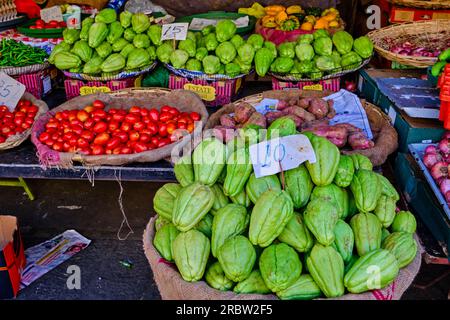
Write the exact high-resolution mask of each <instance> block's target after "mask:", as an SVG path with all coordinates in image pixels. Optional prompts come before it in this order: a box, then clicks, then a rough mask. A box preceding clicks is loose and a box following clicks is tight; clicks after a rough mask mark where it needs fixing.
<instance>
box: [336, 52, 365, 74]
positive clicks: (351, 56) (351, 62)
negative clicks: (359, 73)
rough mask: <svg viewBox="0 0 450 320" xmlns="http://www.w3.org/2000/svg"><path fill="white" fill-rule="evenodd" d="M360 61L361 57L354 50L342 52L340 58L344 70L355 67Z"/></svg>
mask: <svg viewBox="0 0 450 320" xmlns="http://www.w3.org/2000/svg"><path fill="white" fill-rule="evenodd" d="M361 63H362V59H361V57H360V56H359V55H358V54H357V53H356V52H354V51H350V52H349V53H347V54H344V55H343V56H342V58H341V66H342V68H343V69H344V70H351V69H355V68H357V67H358V66H359V65H360V64H361Z"/></svg>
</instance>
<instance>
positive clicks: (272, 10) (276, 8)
mask: <svg viewBox="0 0 450 320" xmlns="http://www.w3.org/2000/svg"><path fill="white" fill-rule="evenodd" d="M264 10H265V11H266V14H267V15H268V16H276V15H277V14H278V13H279V12H282V11H285V10H286V8H285V7H284V6H282V5H272V6H267V7H265V8H264Z"/></svg>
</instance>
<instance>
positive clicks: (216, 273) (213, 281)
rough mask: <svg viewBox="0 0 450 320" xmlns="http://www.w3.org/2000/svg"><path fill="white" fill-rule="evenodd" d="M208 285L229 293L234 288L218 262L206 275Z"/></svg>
mask: <svg viewBox="0 0 450 320" xmlns="http://www.w3.org/2000/svg"><path fill="white" fill-rule="evenodd" d="M205 280H206V283H207V284H208V285H209V286H210V287H212V288H214V289H217V290H221V291H228V290H231V288H233V285H234V283H233V281H231V280H230V279H228V278H227V276H226V275H225V273H224V272H223V269H222V267H221V266H220V263H219V262H218V261H216V262H214V263H213V264H212V265H211V266H210V267H209V268H208V269H207V270H206V274H205Z"/></svg>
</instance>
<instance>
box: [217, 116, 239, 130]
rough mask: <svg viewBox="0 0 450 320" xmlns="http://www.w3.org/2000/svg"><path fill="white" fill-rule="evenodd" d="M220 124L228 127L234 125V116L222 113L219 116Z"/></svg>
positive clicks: (233, 126)
mask: <svg viewBox="0 0 450 320" xmlns="http://www.w3.org/2000/svg"><path fill="white" fill-rule="evenodd" d="M220 124H221V125H222V126H225V127H229V128H235V127H236V121H234V118H233V117H232V116H230V115H229V114H223V115H221V116H220Z"/></svg>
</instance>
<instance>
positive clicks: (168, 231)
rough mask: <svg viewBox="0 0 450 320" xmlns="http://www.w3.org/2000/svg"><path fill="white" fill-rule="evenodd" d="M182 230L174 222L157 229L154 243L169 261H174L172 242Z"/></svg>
mask: <svg viewBox="0 0 450 320" xmlns="http://www.w3.org/2000/svg"><path fill="white" fill-rule="evenodd" d="M179 233H180V231H178V229H177V228H176V227H175V226H174V225H173V224H166V225H164V226H163V227H161V229H159V230H158V231H156V233H155V238H154V239H153V245H154V246H155V248H156V250H158V252H159V254H160V255H161V256H162V257H163V258H164V259H166V260H167V261H173V254H172V243H173V241H174V240H175V238H176V237H177V236H178V234H179Z"/></svg>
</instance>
